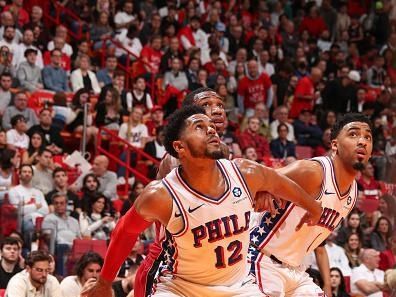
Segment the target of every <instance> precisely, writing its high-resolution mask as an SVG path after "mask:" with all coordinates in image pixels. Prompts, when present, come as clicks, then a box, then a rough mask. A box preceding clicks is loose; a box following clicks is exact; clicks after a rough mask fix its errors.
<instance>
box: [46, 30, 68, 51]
mask: <svg viewBox="0 0 396 297" xmlns="http://www.w3.org/2000/svg"><path fill="white" fill-rule="evenodd" d="M57 37H60V38H61V40H63V41H64V44H63V47H62V48H58V49H60V50H61V51H62V53H64V54H66V55H67V56H68V57H71V56H72V55H73V47H72V46H71V45H70V44H68V43H66V40H68V34H67V28H66V27H65V26H63V25H58V26H57V27H56V29H55V37H54V40H51V41H50V42H48V45H47V49H48V50H49V51H52V50H53V49H54V48H55V38H57Z"/></svg>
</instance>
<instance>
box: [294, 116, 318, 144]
mask: <svg viewBox="0 0 396 297" xmlns="http://www.w3.org/2000/svg"><path fill="white" fill-rule="evenodd" d="M293 126H294V133H295V135H296V139H297V143H298V144H299V145H305V146H310V147H313V148H315V147H316V146H318V145H320V143H321V142H322V134H323V132H322V130H321V129H320V127H319V126H318V125H317V123H316V116H315V115H313V114H312V113H311V111H310V110H308V109H303V110H301V111H300V115H299V116H298V119H295V120H294V122H293Z"/></svg>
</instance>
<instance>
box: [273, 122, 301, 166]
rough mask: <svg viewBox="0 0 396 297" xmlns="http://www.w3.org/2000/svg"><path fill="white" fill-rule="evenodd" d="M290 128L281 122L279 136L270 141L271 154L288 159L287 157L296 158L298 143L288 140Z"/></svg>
mask: <svg viewBox="0 0 396 297" xmlns="http://www.w3.org/2000/svg"><path fill="white" fill-rule="evenodd" d="M288 133H289V128H288V127H287V125H286V124H283V123H280V124H279V125H278V135H279V137H278V138H276V139H273V140H272V141H271V143H270V149H271V154H272V156H273V157H274V158H277V159H286V158H287V157H290V156H291V157H295V158H296V145H295V144H294V142H291V141H289V140H287V135H288Z"/></svg>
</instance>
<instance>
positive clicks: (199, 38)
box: [178, 16, 208, 51]
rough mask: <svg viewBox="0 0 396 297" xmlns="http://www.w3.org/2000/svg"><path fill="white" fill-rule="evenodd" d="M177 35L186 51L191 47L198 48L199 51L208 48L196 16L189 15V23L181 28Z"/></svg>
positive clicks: (205, 36) (204, 34)
mask: <svg viewBox="0 0 396 297" xmlns="http://www.w3.org/2000/svg"><path fill="white" fill-rule="evenodd" d="M178 36H179V38H180V43H181V44H182V46H183V48H184V50H186V51H188V50H191V49H193V48H200V49H201V51H202V50H207V49H208V37H207V35H206V33H205V32H204V31H203V30H202V29H201V22H200V19H199V17H198V16H193V17H191V18H190V24H189V25H187V26H185V27H184V28H181V29H180V31H179V34H178Z"/></svg>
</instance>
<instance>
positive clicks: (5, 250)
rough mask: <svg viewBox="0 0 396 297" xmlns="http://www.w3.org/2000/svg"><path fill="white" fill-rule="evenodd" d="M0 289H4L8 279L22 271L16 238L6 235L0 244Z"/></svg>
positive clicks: (19, 248) (19, 249)
mask: <svg viewBox="0 0 396 297" xmlns="http://www.w3.org/2000/svg"><path fill="white" fill-rule="evenodd" d="M0 251H1V260H0V289H6V288H7V284H8V282H9V281H10V279H11V278H12V277H13V276H14V275H15V274H17V273H18V272H20V271H22V268H21V267H20V266H19V260H20V259H19V257H20V252H21V247H20V246H19V241H18V239H15V238H12V237H6V238H4V240H3V241H2V242H1V246H0Z"/></svg>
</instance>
